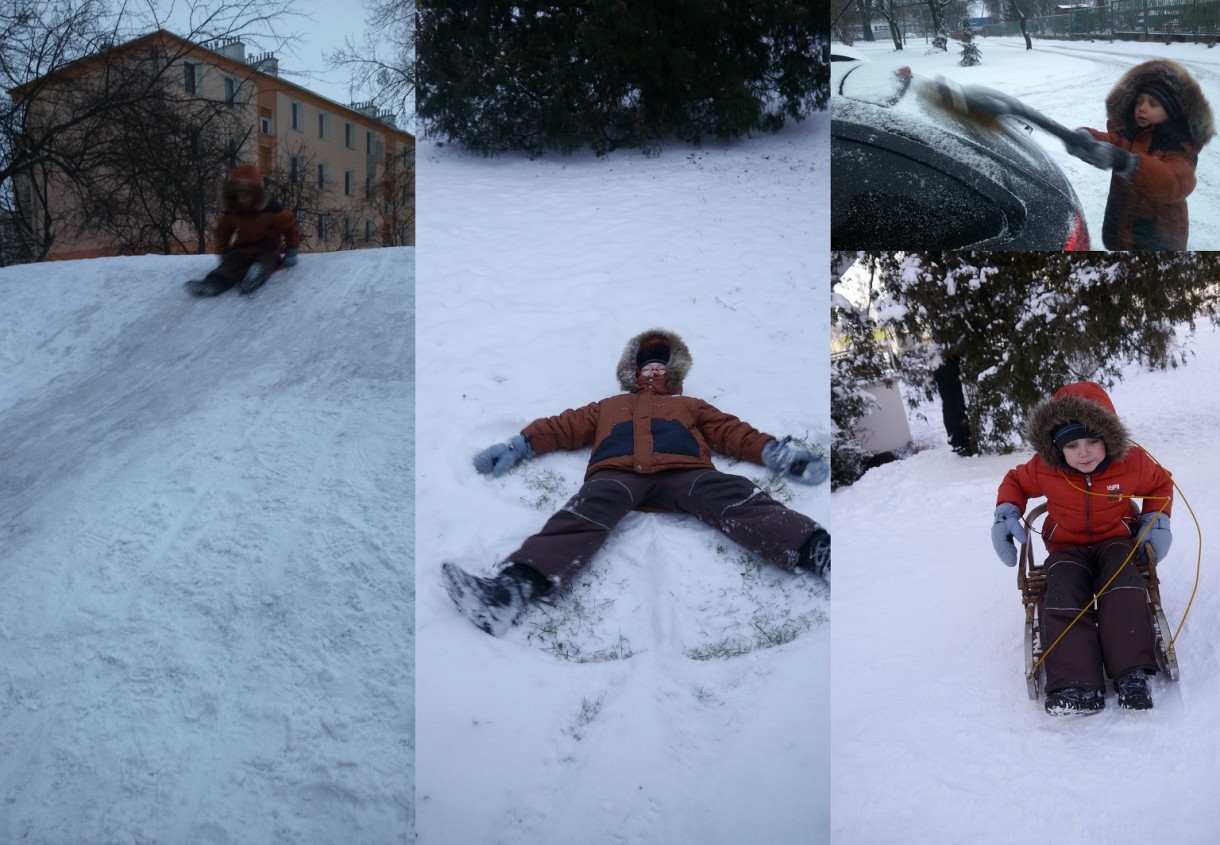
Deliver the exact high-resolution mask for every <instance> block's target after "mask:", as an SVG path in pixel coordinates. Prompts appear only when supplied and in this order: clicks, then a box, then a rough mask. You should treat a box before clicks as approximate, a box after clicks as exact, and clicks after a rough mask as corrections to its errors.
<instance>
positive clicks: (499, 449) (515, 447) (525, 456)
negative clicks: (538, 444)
mask: <svg viewBox="0 0 1220 845" xmlns="http://www.w3.org/2000/svg"><path fill="white" fill-rule="evenodd" d="M532 457H534V450H533V449H531V448H530V444H529V443H528V442H527V441H526V439H525V437H523V436H522V435H520V434H518V435H517V436H516V437H514V438H513V439H512V440H509V441H508V442H507V443H497V444H496V445H495V446H488V447H487V448H486V449H484V450H483V451H482V452H479V454H477V455H475V456H474V468H475V470H476V471H477V472H478V473H479V474H480V475H487V474H488V473H490V474H491V476H492V477H493V478H499V477H500V476H501V475H503V474H504V473H506V472H508V471H509V470H510V469H512V468H513V467H514V466H515V465H516V464H517V462H518V461H527V460H529V459H530V458H532Z"/></svg>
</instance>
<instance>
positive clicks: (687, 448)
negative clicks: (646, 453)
mask: <svg viewBox="0 0 1220 845" xmlns="http://www.w3.org/2000/svg"><path fill="white" fill-rule="evenodd" d="M652 451H653V453H654V454H658V455H689V456H691V457H694V458H697V457H699V442H698V441H697V440H695V435H693V434H691V433H690V430H689V429H688V428H687V427H686V426H684V425H682V423H680V422H678V421H677V420H653V421H652Z"/></svg>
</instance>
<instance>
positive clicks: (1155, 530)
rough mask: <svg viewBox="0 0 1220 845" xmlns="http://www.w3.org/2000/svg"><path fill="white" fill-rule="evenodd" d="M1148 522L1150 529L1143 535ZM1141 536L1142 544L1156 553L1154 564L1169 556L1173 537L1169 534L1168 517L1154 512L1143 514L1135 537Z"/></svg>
mask: <svg viewBox="0 0 1220 845" xmlns="http://www.w3.org/2000/svg"><path fill="white" fill-rule="evenodd" d="M1150 522H1151V523H1152V527H1151V528H1149V529H1148V533H1147V534H1144V526H1145V525H1147V524H1148V523H1150ZM1141 534H1143V535H1144V543H1145V544H1147V545H1149V546H1152V551H1154V552H1155V553H1156V562H1157V563H1160V562H1161V561H1163V560H1164V559H1165V555H1167V554H1169V544H1170V543H1172V542H1173V535H1172V534H1170V533H1169V517H1167V516H1165V514H1163V513H1161V514H1158V513H1155V512H1153V513H1146V514H1144V515H1143V516H1141V517H1140V527H1139V530H1138V531H1136V533H1135V536H1136V537H1139V536H1140V535H1141Z"/></svg>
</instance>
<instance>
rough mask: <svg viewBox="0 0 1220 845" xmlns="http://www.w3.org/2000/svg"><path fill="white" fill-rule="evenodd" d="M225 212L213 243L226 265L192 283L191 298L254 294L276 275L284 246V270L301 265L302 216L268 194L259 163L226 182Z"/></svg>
mask: <svg viewBox="0 0 1220 845" xmlns="http://www.w3.org/2000/svg"><path fill="white" fill-rule="evenodd" d="M220 210H221V214H220V219H219V220H218V221H217V222H216V238H215V242H214V244H213V250H214V251H215V252H217V253H218V254H219V255H220V264H218V265H217V266H216V267H215V268H214V269H213V270H212V271H211V272H210V273H208V274H207V276H206V277H204V278H203V279H199V280H196V281H191V282H187V290H189V291H190V292H191V293H193V294H195V295H197V296H215V295H216V294H219V293H223V292H224V291H226V290H228V289H229V288H231V287H233V286H234V285H238V284H240V288H239V289H240V290H241V292H242V293H250V292H251V291H253V290H254V289H255V288H257V287H258V286H259V285H261V284H262V283H263V282H265V281H266V280H267V277H268V276H270V275H271V274H272V273H273V272H275V268H276V265H277V264H278V263H280V262H281V258H280V248H281V246H282V247H284V253H283V258H282V263H283V265H284V266H285V267H291V266H293V265H294V264H296V263H297V247H299V246H300V245H301V230H300V227H299V226H298V225H297V218H296V215H295V214H293V213H292V212H291V211H285V210H284V208H283V207H282V206H281V205H280V204H279V202H278V201H276V200H275V199H273V198H272V197H271V195H270V194H269V193H267V189H266V188H264V187H263V178H262V176H260V175H259V172H258V168H257V167H255V166H254V165H253V164H239V165H238V166H237V167H236V168H235V169H234V170H233V175H231V176H230V177H229V178H228V179H227V180H226V181H225V183H224V185H223V186H222V187H221V190H220Z"/></svg>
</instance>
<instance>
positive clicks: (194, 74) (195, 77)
mask: <svg viewBox="0 0 1220 845" xmlns="http://www.w3.org/2000/svg"><path fill="white" fill-rule="evenodd" d="M202 70H203V68H201V67H200V66H199V62H183V63H182V72H183V76H184V77H185V79H184V82H185V84H186V93H188V94H198V93H199V78H200V77H201V76H202V73H201V71H202Z"/></svg>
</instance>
